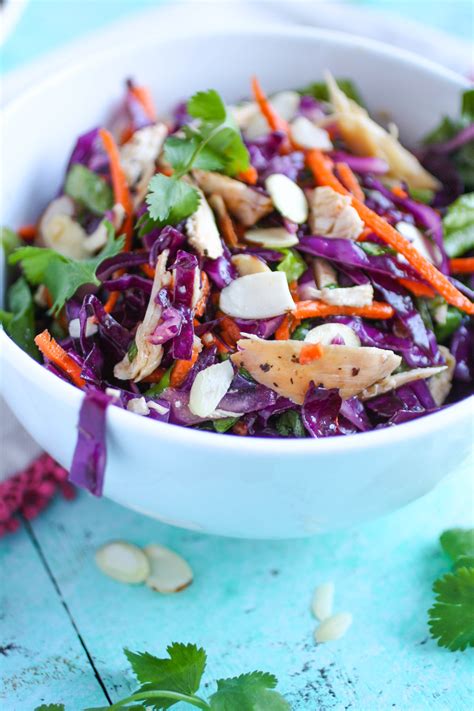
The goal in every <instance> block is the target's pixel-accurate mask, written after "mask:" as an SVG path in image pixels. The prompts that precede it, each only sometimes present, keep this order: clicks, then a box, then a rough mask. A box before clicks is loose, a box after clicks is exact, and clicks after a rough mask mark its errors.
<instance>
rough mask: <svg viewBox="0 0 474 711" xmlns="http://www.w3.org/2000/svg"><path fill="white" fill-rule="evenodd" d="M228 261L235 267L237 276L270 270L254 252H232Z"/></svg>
mask: <svg viewBox="0 0 474 711" xmlns="http://www.w3.org/2000/svg"><path fill="white" fill-rule="evenodd" d="M230 261H231V262H232V264H233V265H234V267H235V268H236V269H237V271H238V273H239V276H241V277H242V276H248V275H249V274H260V273H261V272H270V271H271V269H270V267H269V266H267V265H266V264H265V262H264V261H262V260H261V259H259V258H258V257H256V256H255V255H254V254H234V256H233V257H231V259H230Z"/></svg>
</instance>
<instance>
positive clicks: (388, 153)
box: [326, 73, 439, 190]
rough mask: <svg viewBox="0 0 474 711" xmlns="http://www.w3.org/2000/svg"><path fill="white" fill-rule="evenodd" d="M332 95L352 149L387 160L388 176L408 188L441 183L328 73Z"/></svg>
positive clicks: (340, 125) (341, 129)
mask: <svg viewBox="0 0 474 711" xmlns="http://www.w3.org/2000/svg"><path fill="white" fill-rule="evenodd" d="M326 83H327V85H328V89H329V98H330V102H331V104H332V107H333V109H334V111H335V112H336V113H337V122H338V127H339V130H340V132H341V135H342V138H343V140H344V142H345V143H346V144H347V146H348V147H349V148H350V150H351V151H353V152H354V153H356V154H357V155H361V156H376V157H377V158H382V159H383V160H385V161H387V163H388V165H389V166H390V173H389V177H392V178H395V179H397V180H403V181H405V182H406V183H407V185H408V187H409V188H418V189H425V188H427V189H429V190H436V189H438V188H439V182H438V181H437V180H436V178H434V177H433V176H432V175H431V174H430V173H428V171H426V170H425V169H424V168H423V166H422V165H421V164H420V162H419V161H418V160H417V159H416V158H415V156H414V155H413V154H412V153H410V151H408V150H407V149H406V148H404V147H403V146H402V145H401V143H400V142H399V141H398V138H397V137H396V135H395V134H394V131H393V129H392V132H391V133H389V132H388V131H386V130H385V129H383V128H382V127H381V126H379V125H378V124H377V123H376V122H375V121H374V120H373V119H371V118H370V116H369V114H368V113H367V111H366V110H365V109H364V108H362V106H359V104H357V103H356V102H355V101H353V100H352V99H349V98H348V97H347V96H346V95H345V94H344V92H343V91H341V89H340V88H339V87H338V85H337V84H336V82H335V80H334V77H332V76H331V74H329V73H327V74H326Z"/></svg>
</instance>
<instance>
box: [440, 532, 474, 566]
mask: <svg viewBox="0 0 474 711" xmlns="http://www.w3.org/2000/svg"><path fill="white" fill-rule="evenodd" d="M439 540H440V543H441V547H442V549H443V550H444V552H445V553H446V554H447V555H448V556H449V557H450V558H451V560H452V561H453V563H455V562H456V561H457V560H458V558H464V557H472V556H474V528H450V529H448V530H447V531H444V532H443V533H442V534H441V536H440V539H439Z"/></svg>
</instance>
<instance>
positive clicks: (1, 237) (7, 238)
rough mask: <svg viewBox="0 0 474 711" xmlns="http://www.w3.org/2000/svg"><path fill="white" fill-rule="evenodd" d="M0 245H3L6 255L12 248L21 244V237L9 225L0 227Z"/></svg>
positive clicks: (6, 255)
mask: <svg viewBox="0 0 474 711" xmlns="http://www.w3.org/2000/svg"><path fill="white" fill-rule="evenodd" d="M0 245H1V246H2V247H3V251H4V253H5V257H8V255H9V254H11V252H13V250H14V249H16V248H17V247H19V246H20V245H21V239H20V238H19V237H18V235H17V233H16V232H14V231H13V230H11V229H10V228H9V227H0Z"/></svg>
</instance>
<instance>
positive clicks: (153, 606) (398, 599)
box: [1, 469, 474, 711]
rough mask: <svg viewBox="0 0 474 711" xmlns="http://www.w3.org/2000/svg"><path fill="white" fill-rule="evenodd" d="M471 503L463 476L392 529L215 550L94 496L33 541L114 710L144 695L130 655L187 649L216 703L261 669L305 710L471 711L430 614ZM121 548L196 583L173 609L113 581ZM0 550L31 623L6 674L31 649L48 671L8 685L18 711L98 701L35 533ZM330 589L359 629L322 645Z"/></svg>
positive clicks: (464, 662)
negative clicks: (168, 562) (143, 552)
mask: <svg viewBox="0 0 474 711" xmlns="http://www.w3.org/2000/svg"><path fill="white" fill-rule="evenodd" d="M472 492H473V490H472V480H471V475H470V473H469V472H468V471H467V469H466V471H465V472H464V473H463V474H459V475H458V476H457V477H456V478H454V479H451V480H449V481H446V482H444V483H443V484H442V485H441V486H439V487H438V489H437V490H436V491H434V492H432V493H431V494H430V495H428V496H427V497H425V498H424V499H423V500H420V501H418V502H415V503H413V504H411V505H410V506H408V507H407V508H405V509H404V510H402V511H399V512H396V513H395V514H393V515H391V516H389V517H386V518H385V519H382V520H379V521H376V522H373V523H369V524H366V525H364V526H361V527H359V528H357V529H352V530H350V531H345V532H339V533H334V534H327V535H323V536H319V537H316V538H312V539H306V540H301V541H286V542H281V541H279V542H262V541H260V542H255V541H253V542H252V541H238V540H232V539H225V538H214V537H207V536H203V535H200V534H196V533H194V532H188V531H182V530H179V529H173V528H171V527H168V526H165V525H163V524H160V523H158V522H155V521H152V520H150V519H147V518H144V517H142V516H140V515H137V514H135V513H133V512H131V511H128V510H126V509H123V508H121V507H119V506H117V505H115V504H113V503H111V502H109V501H106V500H95V499H92V498H91V497H89V496H86V495H81V496H80V497H79V498H78V500H77V501H75V502H73V503H72V504H66V503H64V502H59V501H58V502H56V503H55V504H54V505H52V506H51V508H50V509H49V510H48V511H47V512H46V513H45V514H44V515H43V516H42V517H41V518H40V519H38V520H37V521H34V522H33V524H32V530H33V533H34V536H35V538H36V539H37V542H38V546H39V548H40V550H41V552H42V555H43V556H44V558H45V560H46V561H47V563H48V566H49V568H50V570H51V574H52V575H53V576H54V579H55V580H56V583H57V586H58V588H59V590H60V593H61V595H62V598H63V599H64V601H65V604H66V605H67V608H68V610H69V612H70V614H71V616H72V618H73V620H74V623H75V625H76V626H77V630H78V632H79V633H80V635H81V638H82V640H83V644H84V646H85V648H87V650H88V652H89V654H90V656H91V659H92V661H93V664H94V666H95V668H96V669H97V672H98V674H99V676H100V678H101V680H102V682H103V684H104V685H105V687H106V688H107V691H108V693H109V695H110V698H111V699H112V700H117V699H118V698H120V697H121V696H123V695H124V694H126V693H127V692H128V691H130V690H132V689H133V687H134V682H133V678H132V677H131V675H130V674H129V672H128V667H127V663H126V660H125V658H124V656H123V654H122V651H121V650H122V647H124V646H128V647H130V648H132V649H134V650H149V651H151V652H154V653H157V654H160V653H162V652H164V650H165V647H166V645H167V644H169V643H170V642H171V641H173V640H177V641H191V642H196V643H198V644H202V645H203V646H205V648H206V649H207V651H208V654H209V666H208V670H207V674H206V682H207V683H209V684H210V686H209V687H208V689H209V691H211V690H212V684H213V680H215V679H216V678H218V677H222V676H228V675H234V674H236V673H240V672H242V671H245V670H252V669H256V668H260V669H265V670H269V671H272V672H274V673H275V674H276V675H277V676H278V678H279V688H280V689H281V691H282V692H283V693H285V695H286V697H287V698H288V700H289V702H290V703H291V707H292V709H293V710H294V711H319V710H320V709H321V710H322V711H325V710H328V711H343V710H345V709H351V711H389V709H400V710H403V711H425V710H428V709H429V710H430V711H454V710H455V711H468V710H469V711H470V710H471V709H472V707H473V703H474V698H473V695H472V690H471V687H472V683H471V682H472V673H473V671H474V669H473V665H472V658H473V657H472V654H470V653H469V652H468V653H464V654H463V653H450V652H448V651H446V650H443V649H440V648H439V647H437V646H436V643H435V642H434V641H433V640H431V639H429V636H428V629H427V624H426V611H427V609H428V608H429V606H430V605H431V603H432V593H431V584H432V581H433V580H434V578H435V577H437V576H438V575H439V574H441V573H442V572H443V571H444V570H446V569H447V568H448V563H447V561H446V560H445V559H444V557H443V555H442V554H441V552H440V549H439V546H438V543H437V537H438V535H439V533H440V532H441V531H442V530H443V529H444V528H446V527H449V526H453V525H468V524H472V512H473V499H472ZM115 538H124V539H126V540H129V541H134V542H136V543H138V544H140V545H142V544H146V543H149V542H160V543H164V544H165V545H169V546H171V547H172V548H174V549H175V550H176V551H178V552H179V553H181V554H182V555H184V557H185V558H186V559H187V560H188V561H189V562H190V564H191V566H192V568H193V570H194V573H195V581H194V583H193V585H192V586H191V587H190V588H189V589H187V590H185V591H183V592H182V593H179V594H176V595H171V596H163V595H159V594H157V593H153V592H152V591H150V590H149V589H148V588H146V587H145V586H127V585H123V584H120V583H117V582H114V581H113V580H110V579H108V578H106V577H104V576H103V575H102V574H101V573H100V572H99V571H98V569H97V568H96V567H95V564H94V551H95V549H96V548H97V546H99V545H101V544H103V543H104V542H106V541H108V540H112V539H115ZM1 549H2V550H3V555H4V556H5V557H6V558H7V559H8V560H9V561H10V562H9V571H13V573H14V574H11V573H10V574H9V575H8V585H6V586H5V590H4V593H5V594H6V597H7V604H8V605H9V606H10V605H12V604H13V605H14V607H13V611H15V610H20V609H22V610H26V611H27V617H26V618H25V619H24V620H23V621H22V622H21V624H18V617H17V614H18V613H14V617H13V619H11V616H10V621H9V623H8V624H9V625H10V636H9V637H8V641H11V642H13V643H14V644H16V645H18V649H14V650H12V651H11V652H9V653H8V657H7V658H6V660H7V663H8V672H9V675H10V676H11V675H12V674H15V673H16V674H17V675H18V674H19V673H21V671H22V670H23V669H24V668H25V667H28V666H29V665H30V661H29V660H28V659H26V658H25V656H24V653H23V652H22V650H23V649H30V648H31V647H33V648H34V649H35V650H36V657H35V662H34V663H35V665H36V666H38V667H40V668H41V669H44V670H45V671H44V674H42V675H40V676H39V677H37V678H33V679H30V681H29V682H28V685H27V686H25V685H24V684H23V685H18V686H17V687H16V688H13V687H12V684H10V686H9V689H8V698H9V705H8V709H11V710H12V711H27V710H29V709H33V708H34V705H35V703H39V702H40V701H42V700H44V699H45V698H48V700H49V701H64V702H66V704H67V706H66V708H67V709H68V710H69V711H79V710H80V709H83V708H84V707H85V706H87V705H90V704H91V703H93V702H94V703H95V704H99V703H101V701H102V699H103V696H102V699H101V693H102V692H101V690H100V688H99V687H98V684H97V683H95V682H94V676H93V672H89V673H86V670H87V666H88V660H87V657H86V654H85V651H82V661H81V650H83V648H82V647H80V646H79V645H78V644H77V643H75V642H74V639H73V636H72V635H71V634H70V630H69V628H68V627H67V622H68V620H67V619H64V618H65V615H64V608H63V607H62V604H61V601H60V599H59V598H58V596H57V594H55V591H54V589H52V587H51V585H50V584H49V582H48V579H46V581H44V580H43V579H44V573H43V572H42V570H41V567H40V562H39V559H38V557H37V555H36V554H35V552H34V550H32V549H31V544H30V542H29V540H28V535H27V532H23V533H20V534H18V535H17V536H15V537H14V538H11V539H7V540H6V541H4V542H2V543H1ZM327 580H333V581H334V582H335V585H336V601H335V608H336V610H338V611H343V610H348V611H350V612H351V613H352V614H353V616H354V623H353V626H352V628H351V629H350V630H349V632H348V633H347V635H346V636H345V637H344V638H343V639H342V640H340V641H339V642H333V643H330V644H326V645H319V646H316V645H315V644H314V642H313V640H312V633H313V630H314V627H315V621H314V620H313V619H312V617H311V614H310V612H309V603H310V599H311V595H312V592H313V590H314V587H315V586H316V585H317V584H319V583H321V582H324V581H327ZM32 581H34V582H33V583H32ZM32 585H33V588H32ZM10 609H11V608H10ZM24 614H25V615H26V612H25V613H24ZM56 619H57V620H58V622H55V620H56ZM61 620H62V622H61ZM61 625H62V626H61ZM66 632H67V635H66ZM12 635H14V636H12ZM2 638H3V635H2ZM2 643H3V642H2ZM60 658H61V659H64V662H61V661H60ZM66 660H67V661H66ZM15 669H17V671H16V672H15ZM47 670H49V671H47ZM176 709H177V710H178V709H179V706H176Z"/></svg>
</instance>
